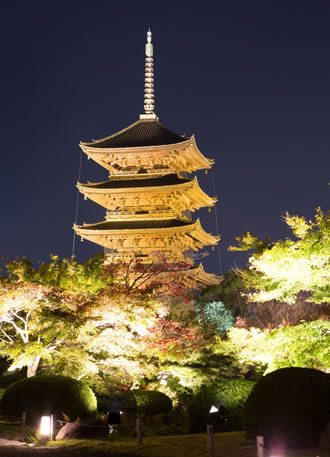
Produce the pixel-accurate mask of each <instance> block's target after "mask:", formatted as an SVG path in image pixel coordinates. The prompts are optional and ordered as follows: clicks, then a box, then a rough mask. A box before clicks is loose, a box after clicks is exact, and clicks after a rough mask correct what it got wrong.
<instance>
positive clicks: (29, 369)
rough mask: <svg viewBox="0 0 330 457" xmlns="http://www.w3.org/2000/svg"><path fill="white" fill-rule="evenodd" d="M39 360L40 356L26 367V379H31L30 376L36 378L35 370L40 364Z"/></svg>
mask: <svg viewBox="0 0 330 457" xmlns="http://www.w3.org/2000/svg"><path fill="white" fill-rule="evenodd" d="M40 359H41V357H40V355H37V356H36V357H35V359H34V361H33V362H32V364H31V365H29V366H28V367H27V377H28V378H32V376H36V374H37V370H38V367H39V363H40Z"/></svg>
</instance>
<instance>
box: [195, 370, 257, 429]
mask: <svg viewBox="0 0 330 457" xmlns="http://www.w3.org/2000/svg"><path fill="white" fill-rule="evenodd" d="M254 385H255V382H254V381H248V380H246V379H225V378H223V379H219V381H218V382H217V383H216V384H215V383H214V384H209V385H204V386H203V387H202V388H201V389H200V390H199V391H198V392H197V393H196V394H195V395H194V396H193V397H192V399H191V401H190V402H189V405H188V416H189V429H190V432H191V433H200V432H205V430H206V426H207V424H210V423H214V421H215V422H216V420H217V415H216V414H210V408H211V406H212V405H215V406H219V405H220V404H221V405H222V407H223V408H225V409H226V412H225V413H224V416H225V421H223V424H222V426H221V427H220V423H219V424H218V425H219V427H220V428H221V431H234V430H242V429H243V407H244V404H245V401H246V399H247V398H248V396H249V394H250V392H251V390H252V388H253V386H254ZM219 431H220V430H219Z"/></svg>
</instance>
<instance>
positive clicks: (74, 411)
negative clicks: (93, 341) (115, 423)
mask: <svg viewBox="0 0 330 457" xmlns="http://www.w3.org/2000/svg"><path fill="white" fill-rule="evenodd" d="M1 411H2V414H4V415H10V416H19V415H21V413H22V412H23V411H26V412H27V416H28V421H29V423H35V421H36V420H38V419H39V418H40V416H41V415H43V414H47V413H48V414H50V413H51V414H54V415H56V416H58V417H59V416H61V413H65V414H66V415H67V416H69V417H70V418H71V419H72V420H74V419H76V418H77V417H80V418H82V419H83V418H92V417H94V415H95V413H96V398H95V396H94V394H93V392H92V390H91V389H90V388H89V387H88V386H86V385H84V384H83V383H82V382H80V381H77V380H75V379H72V378H69V377H68V376H37V377H32V378H26V379H22V380H20V381H17V382H15V383H13V384H11V385H10V386H9V387H8V388H7V389H6V391H5V393H4V395H3V397H2V400H1Z"/></svg>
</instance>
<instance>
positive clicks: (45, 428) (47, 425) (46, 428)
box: [40, 415, 53, 440]
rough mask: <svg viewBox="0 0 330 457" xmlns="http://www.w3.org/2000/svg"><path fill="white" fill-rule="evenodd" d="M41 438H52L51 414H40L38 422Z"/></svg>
mask: <svg viewBox="0 0 330 457" xmlns="http://www.w3.org/2000/svg"><path fill="white" fill-rule="evenodd" d="M40 436H41V439H49V440H52V439H53V416H52V415H51V416H42V417H41V422H40Z"/></svg>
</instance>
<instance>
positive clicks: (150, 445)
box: [0, 422, 330, 457]
mask: <svg viewBox="0 0 330 457" xmlns="http://www.w3.org/2000/svg"><path fill="white" fill-rule="evenodd" d="M33 432H35V429H32V428H31V427H27V430H26V433H27V435H33ZM19 436H21V439H22V435H21V430H20V425H19V423H15V424H13V423H6V422H0V437H1V438H7V439H19V438H18V437H19ZM47 445H48V446H54V447H66V448H67V447H70V448H88V449H90V451H91V455H93V456H95V457H97V456H98V455H116V456H120V455H123V456H125V457H165V456H166V457H187V456H189V457H206V456H207V440H206V435H205V434H198V435H176V436H146V437H143V443H142V445H141V446H138V445H137V444H136V438H134V437H121V436H119V437H116V436H113V435H110V437H109V439H108V440H103V441H101V440H63V441H49V442H48V443H47ZM316 456H319V457H330V453H329V452H328V451H327V450H321V449H307V450H297V451H287V453H286V456H285V457H316ZM214 457H256V446H255V442H254V441H251V440H249V439H247V438H245V435H244V432H231V433H217V434H215V436H214ZM265 457H268V455H267V453H266V455H265Z"/></svg>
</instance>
